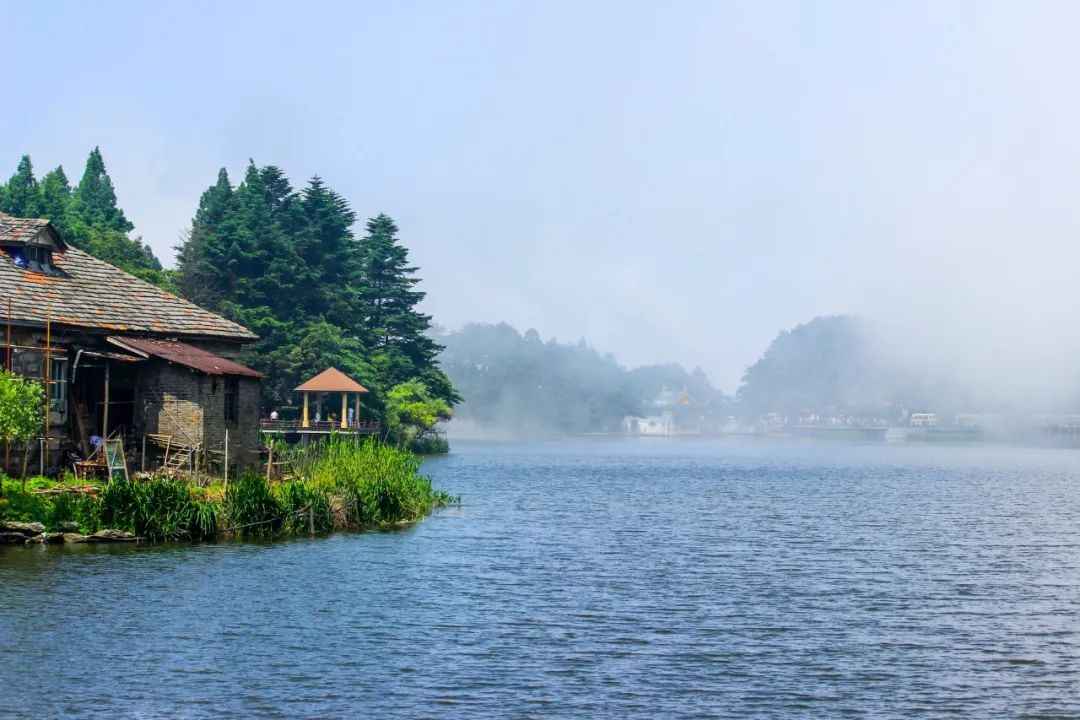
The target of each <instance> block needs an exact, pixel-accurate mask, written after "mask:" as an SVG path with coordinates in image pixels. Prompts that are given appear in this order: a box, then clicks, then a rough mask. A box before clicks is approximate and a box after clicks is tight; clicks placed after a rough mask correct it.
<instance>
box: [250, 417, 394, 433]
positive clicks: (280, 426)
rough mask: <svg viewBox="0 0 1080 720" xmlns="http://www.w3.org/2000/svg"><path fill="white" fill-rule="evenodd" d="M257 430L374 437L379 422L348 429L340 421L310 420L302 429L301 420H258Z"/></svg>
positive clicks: (374, 421)
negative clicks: (336, 433)
mask: <svg viewBox="0 0 1080 720" xmlns="http://www.w3.org/2000/svg"><path fill="white" fill-rule="evenodd" d="M259 429H260V430H262V431H263V432H271V433H300V432H307V433H331V432H339V433H351V434H353V435H376V434H378V432H379V421H378V420H371V421H367V422H359V423H353V424H352V425H350V426H348V427H341V422H340V421H333V420H320V421H319V422H315V421H314V420H312V421H311V422H309V423H308V425H307V427H304V423H303V421H301V420H260V421H259Z"/></svg>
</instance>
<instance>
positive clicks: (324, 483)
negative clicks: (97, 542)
mask: <svg viewBox="0 0 1080 720" xmlns="http://www.w3.org/2000/svg"><path fill="white" fill-rule="evenodd" d="M288 452H289V453H290V454H291V455H292V459H293V467H294V468H295V469H296V470H297V474H298V476H297V477H295V478H293V479H291V480H289V481H287V482H268V481H267V480H266V478H265V477H264V476H263V475H262V474H260V473H257V472H247V473H244V474H242V475H241V476H240V477H239V478H236V479H234V480H232V481H231V482H230V483H229V485H228V488H227V489H226V488H223V487H222V486H220V485H212V486H210V487H189V486H188V485H187V484H186V483H185V482H183V481H182V480H170V479H167V478H151V479H149V480H114V481H113V482H111V483H109V484H107V485H104V486H102V487H101V488H100V489H99V491H98V492H97V493H95V494H93V495H87V494H63V495H34V494H32V492H31V491H32V490H35V489H40V488H48V487H53V486H55V485H56V481H55V480H49V479H46V478H33V479H30V480H28V482H27V491H26V492H23V491H22V490H21V489H20V483H19V482H16V481H14V480H10V479H4V478H3V477H2V476H0V482H2V487H3V497H2V498H0V520H20V521H36V522H41V523H43V524H44V525H45V526H46V528H47V529H49V530H53V529H55V528H57V527H58V526H59V524H60V523H65V522H75V523H77V524H78V526H79V529H80V531H82V532H84V533H91V532H95V531H97V530H100V529H103V528H112V529H116V530H126V531H128V532H131V533H134V534H135V535H138V536H139V537H144V538H147V539H150V540H178V539H192V540H198V539H212V538H216V537H222V536H237V537H267V536H275V535H299V534H307V533H308V532H310V531H311V530H314V531H315V532H320V533H322V532H330V531H333V530H344V529H366V528H378V527H393V526H396V525H401V524H406V523H410V522H415V521H417V520H420V519H421V518H423V517H425V516H427V515H428V514H429V513H431V512H432V510H433V509H435V508H437V507H442V506H445V505H450V504H455V503H459V502H460V497H457V496H453V495H450V494H448V493H445V492H442V491H439V490H435V489H433V488H432V484H431V478H429V477H427V476H425V475H423V474H422V473H421V472H420V459H419V458H418V457H417V456H416V455H414V454H412V453H411V452H409V451H407V450H403V449H400V448H397V447H394V446H392V445H386V444H383V443H380V442H379V441H377V440H375V439H372V438H365V439H355V438H352V437H346V436H336V435H332V436H330V437H329V438H327V439H326V440H324V441H322V442H321V443H317V444H313V445H310V446H308V447H306V448H293V449H290V450H289V451H288ZM62 482H68V483H71V484H80V483H74V482H73V481H72V480H71V479H67V480H65V481H62Z"/></svg>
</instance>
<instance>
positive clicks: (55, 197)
mask: <svg viewBox="0 0 1080 720" xmlns="http://www.w3.org/2000/svg"><path fill="white" fill-rule="evenodd" d="M38 193H39V194H38V213H39V214H40V215H41V217H43V218H47V219H48V220H49V222H51V223H52V224H53V227H55V228H56V229H57V230H58V231H59V232H60V234H61V235H62V236H65V237H66V236H67V234H68V218H67V214H68V207H69V206H70V205H71V185H70V184H69V183H68V179H67V175H65V174H64V168H63V166H60V167H57V168H56V169H55V170H52V171H51V172H48V173H46V175H45V177H43V178H41V182H40V183H39V184H38Z"/></svg>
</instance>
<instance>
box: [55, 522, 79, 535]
mask: <svg viewBox="0 0 1080 720" xmlns="http://www.w3.org/2000/svg"><path fill="white" fill-rule="evenodd" d="M56 531H57V532H61V533H77V532H79V523H77V522H71V521H70V520H69V521H68V522H62V523H56Z"/></svg>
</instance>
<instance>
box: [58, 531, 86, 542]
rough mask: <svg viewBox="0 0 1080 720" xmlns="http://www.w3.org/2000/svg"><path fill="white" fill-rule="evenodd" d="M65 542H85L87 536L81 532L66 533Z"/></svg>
mask: <svg viewBox="0 0 1080 720" xmlns="http://www.w3.org/2000/svg"><path fill="white" fill-rule="evenodd" d="M63 535H64V542H66V543H83V542H86V536H85V535H80V534H79V533H64V534H63Z"/></svg>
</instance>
